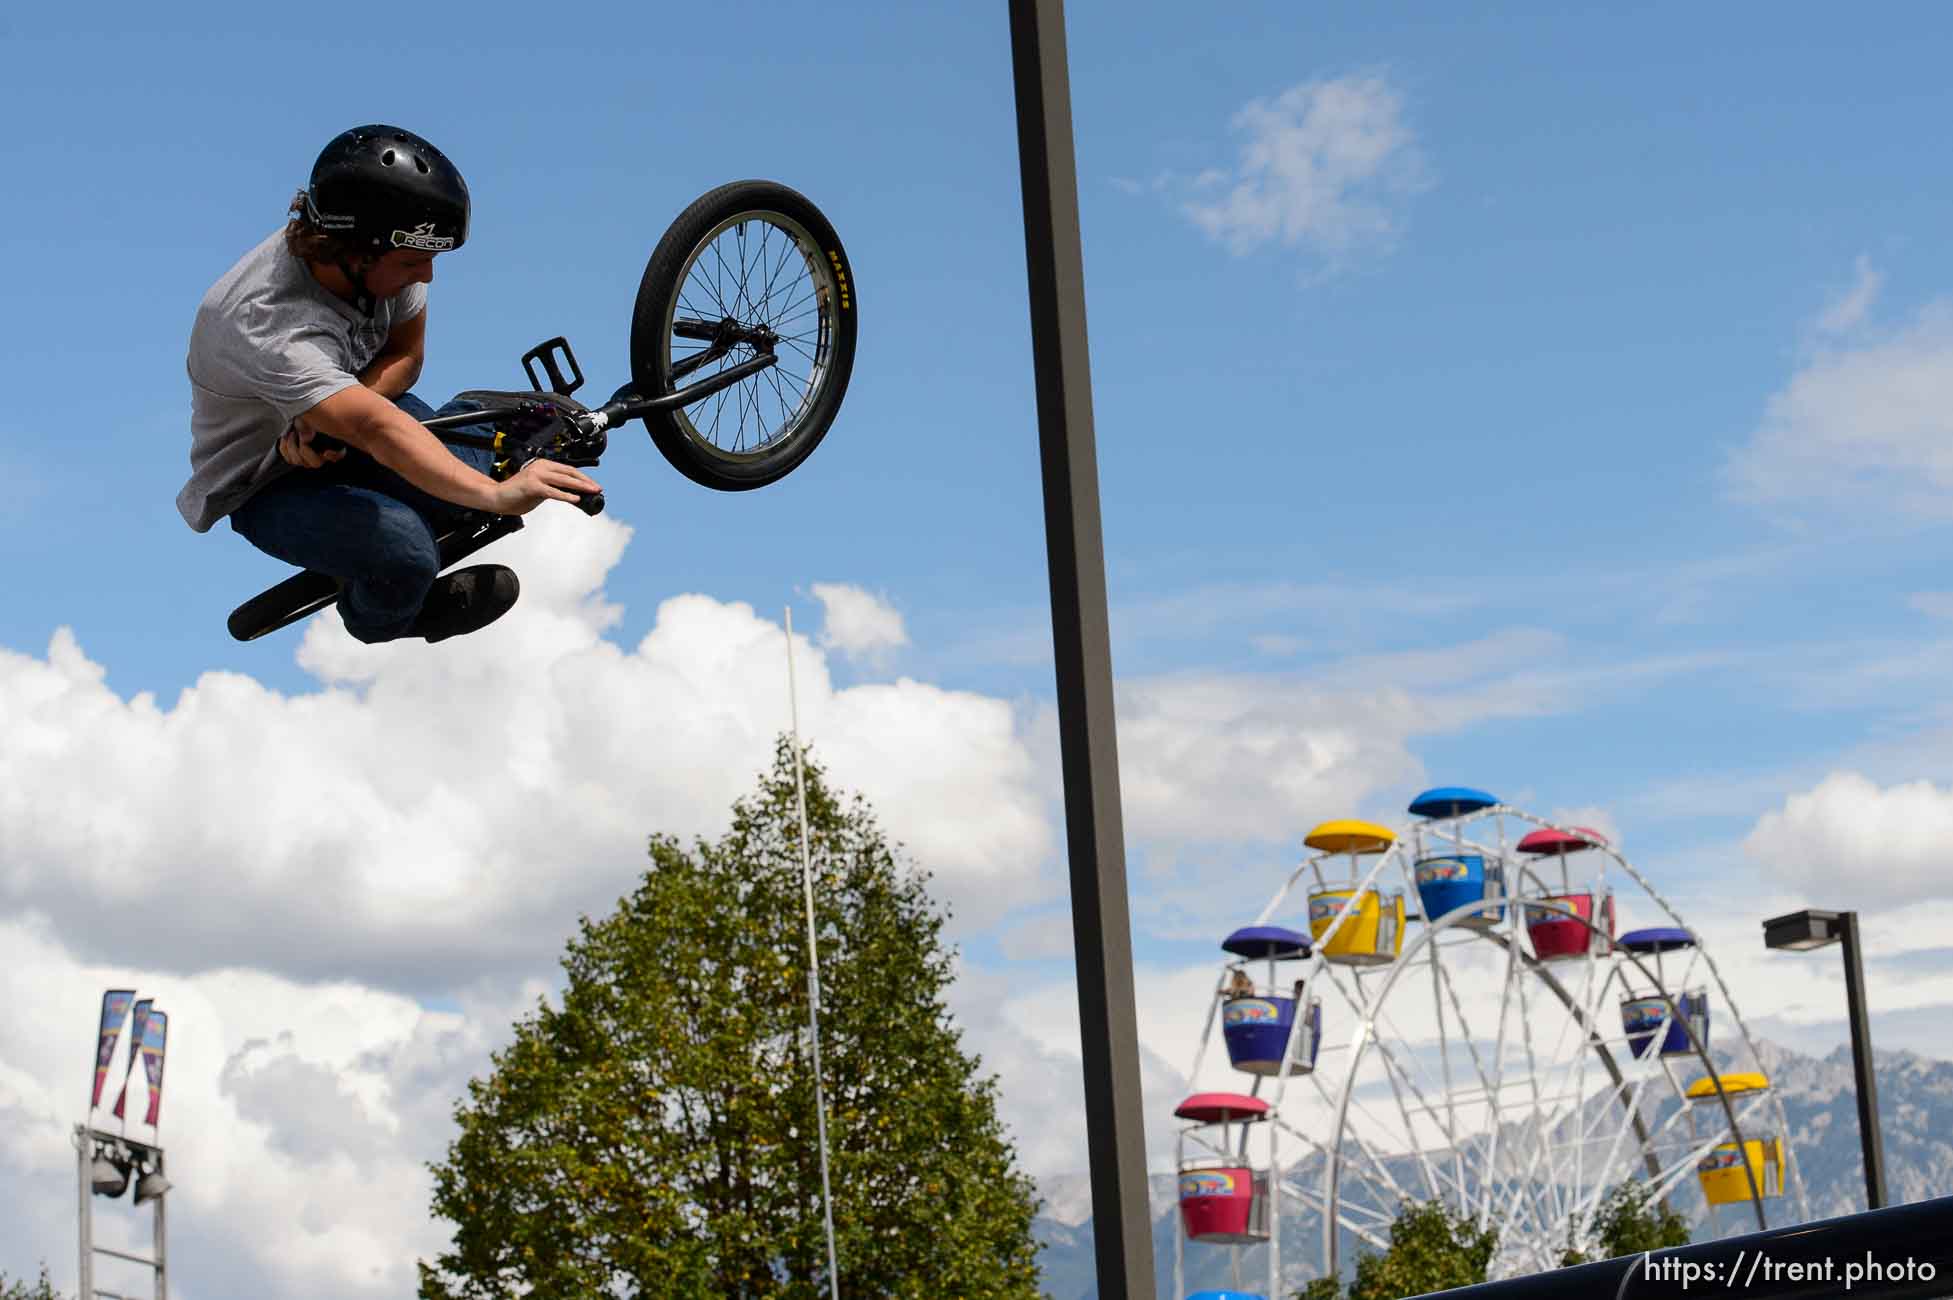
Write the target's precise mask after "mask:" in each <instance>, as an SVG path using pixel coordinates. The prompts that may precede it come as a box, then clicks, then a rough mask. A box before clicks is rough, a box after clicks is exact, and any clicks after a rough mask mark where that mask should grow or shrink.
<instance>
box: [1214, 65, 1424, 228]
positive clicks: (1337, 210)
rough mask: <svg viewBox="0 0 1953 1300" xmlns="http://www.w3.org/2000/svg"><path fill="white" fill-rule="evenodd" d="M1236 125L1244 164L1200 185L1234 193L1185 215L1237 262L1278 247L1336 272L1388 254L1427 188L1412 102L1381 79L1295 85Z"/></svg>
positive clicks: (1251, 107) (1252, 107) (1247, 109)
mask: <svg viewBox="0 0 1953 1300" xmlns="http://www.w3.org/2000/svg"><path fill="white" fill-rule="evenodd" d="M1232 126H1233V129H1234V130H1235V131H1237V132H1239V133H1240V134H1242V135H1243V136H1245V137H1246V140H1245V142H1244V143H1243V145H1242V148H1241V159H1240V162H1239V164H1238V166H1237V167H1236V168H1235V169H1234V171H1233V172H1232V173H1231V174H1224V173H1220V172H1217V171H1212V170H1210V171H1209V172H1207V173H1203V179H1204V180H1205V182H1206V184H1205V185H1203V186H1198V187H1190V188H1210V187H1218V186H1220V185H1226V192H1225V193H1223V194H1221V195H1219V196H1217V197H1214V198H1211V199H1207V198H1193V199H1189V200H1188V201H1187V202H1186V203H1185V204H1184V206H1183V210H1184V211H1185V212H1186V214H1187V215H1188V216H1189V217H1191V218H1192V219H1193V221H1194V223H1195V224H1196V225H1198V226H1199V227H1200V228H1201V229H1202V230H1204V231H1205V232H1206V233H1207V234H1208V235H1209V236H1211V237H1212V238H1214V239H1215V240H1218V241H1219V242H1221V243H1222V244H1224V245H1226V246H1227V247H1228V248H1229V249H1230V250H1231V251H1232V252H1234V253H1237V254H1245V253H1250V252H1254V251H1256V250H1258V249H1261V248H1264V247H1266V246H1268V245H1269V244H1271V243H1272V244H1279V245H1281V246H1282V247H1284V248H1300V249H1304V250H1306V251H1308V252H1310V253H1311V254H1314V255H1316V256H1318V257H1320V258H1322V259H1323V260H1324V261H1326V262H1328V263H1329V264H1331V265H1334V264H1336V263H1339V262H1341V261H1344V260H1346V259H1347V258H1348V257H1349V256H1350V255H1352V254H1354V253H1356V252H1358V251H1361V250H1364V249H1369V248H1379V247H1388V246H1389V245H1390V244H1391V243H1392V242H1393V241H1394V240H1395V238H1396V236H1397V234H1398V232H1399V230H1400V229H1401V226H1402V217H1401V213H1400V211H1399V209H1400V207H1401V205H1402V200H1403V199H1404V198H1405V197H1407V196H1408V195H1409V194H1411V193H1412V192H1414V191H1416V190H1417V189H1419V188H1421V187H1422V186H1423V185H1424V184H1425V183H1426V172H1425V167H1424V163H1423V161H1422V158H1421V157H1420V155H1419V152H1418V149H1417V145H1416V141H1415V139H1414V137H1413V135H1412V132H1411V129H1410V126H1409V125H1408V123H1407V122H1406V121H1405V120H1404V106H1403V97H1402V96H1401V95H1400V94H1399V93H1398V92H1397V90H1396V89H1395V88H1394V87H1393V86H1391V85H1390V84H1389V83H1388V82H1387V81H1386V80H1385V79H1384V78H1383V77H1381V76H1377V75H1370V76H1352V77H1343V78H1338V79H1335V80H1329V81H1308V82H1303V83H1302V84H1300V85H1296V86H1291V87H1290V88H1289V89H1287V90H1285V91H1283V92H1282V93H1281V94H1279V95H1277V96H1275V97H1274V98H1272V99H1256V100H1251V101H1250V102H1249V103H1248V104H1247V105H1246V106H1244V107H1243V108H1242V109H1241V110H1240V111H1239V112H1237V113H1236V114H1235V115H1234V120H1233V123H1232ZM1229 182H1231V184H1230V183H1229Z"/></svg>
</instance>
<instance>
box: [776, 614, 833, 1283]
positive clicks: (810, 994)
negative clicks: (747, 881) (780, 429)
mask: <svg viewBox="0 0 1953 1300" xmlns="http://www.w3.org/2000/svg"><path fill="white" fill-rule="evenodd" d="M787 704H788V708H789V709H790V710H791V712H792V718H793V791H794V798H795V800H796V801H797V802H798V803H799V806H800V883H801V889H802V892H803V893H804V894H805V895H806V899H807V1027H808V1033H809V1036H810V1037H811V1039H812V1041H813V1047H814V1051H813V1056H814V1116H815V1122H816V1124H817V1126H818V1127H819V1130H820V1143H821V1215H822V1218H823V1219H824V1220H825V1222H826V1225H827V1286H828V1293H829V1295H830V1296H831V1297H832V1300H841V1267H840V1265H839V1264H838V1263H837V1262H836V1260H835V1255H834V1192H833V1190H832V1189H831V1187H830V1186H829V1184H828V1176H827V1094H826V1092H825V1091H824V1090H823V1089H822V1087H821V959H820V949H819V948H818V947H817V946H816V944H815V937H816V930H815V926H814V856H813V852H814V851H813V845H812V843H811V842H810V841H809V840H808V838H807V778H806V776H805V774H804V773H803V772H802V770H801V764H800V688H799V686H798V685H797V684H796V682H795V679H794V671H793V607H792V606H791V605H789V606H787Z"/></svg>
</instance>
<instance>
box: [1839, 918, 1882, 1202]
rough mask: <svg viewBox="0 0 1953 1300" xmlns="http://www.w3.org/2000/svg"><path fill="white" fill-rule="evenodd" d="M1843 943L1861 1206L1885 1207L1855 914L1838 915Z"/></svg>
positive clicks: (1869, 1026) (1874, 1080)
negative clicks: (1861, 1156) (1861, 1164)
mask: <svg viewBox="0 0 1953 1300" xmlns="http://www.w3.org/2000/svg"><path fill="white" fill-rule="evenodd" d="M1838 936H1839V938H1841V939H1842V940H1843V941H1844V964H1845V1005H1846V1007H1847V1008H1848V1009H1849V1011H1850V1013H1851V1070H1852V1073H1853V1074H1854V1075H1856V1076H1857V1081H1858V1140H1859V1141H1860V1142H1861V1143H1863V1144H1864V1147H1865V1204H1866V1207H1867V1208H1868V1209H1873V1210H1876V1209H1879V1208H1880V1207H1881V1206H1883V1205H1884V1204H1885V1139H1884V1137H1883V1136H1881V1135H1880V1133H1879V1128H1878V1080H1877V1078H1876V1077H1875V1076H1874V1075H1873V1073H1872V1022H1871V1018H1870V1017H1869V1016H1867V1015H1866V1014H1865V966H1864V963H1863V962H1862V961H1861V960H1860V959H1859V956H1858V913H1856V912H1840V913H1838Z"/></svg>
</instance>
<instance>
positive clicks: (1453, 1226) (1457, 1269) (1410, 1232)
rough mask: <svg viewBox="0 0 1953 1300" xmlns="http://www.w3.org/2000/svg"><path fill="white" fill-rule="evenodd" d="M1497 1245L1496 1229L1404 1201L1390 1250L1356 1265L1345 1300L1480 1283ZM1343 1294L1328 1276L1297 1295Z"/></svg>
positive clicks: (1386, 1298) (1305, 1299)
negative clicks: (1481, 1226)
mask: <svg viewBox="0 0 1953 1300" xmlns="http://www.w3.org/2000/svg"><path fill="white" fill-rule="evenodd" d="M1498 1244H1499V1234H1498V1231H1497V1229H1494V1228H1489V1227H1488V1228H1478V1227H1474V1226H1473V1225H1472V1222H1471V1220H1470V1219H1469V1218H1467V1217H1463V1216H1460V1215H1456V1214H1453V1213H1452V1212H1451V1210H1450V1208H1449V1207H1448V1206H1445V1205H1444V1204H1442V1203H1440V1202H1437V1201H1426V1202H1413V1201H1406V1202H1404V1204H1403V1205H1402V1206H1401V1207H1400V1208H1399V1209H1398V1211H1397V1220H1396V1222H1394V1223H1392V1224H1391V1225H1390V1248H1389V1249H1388V1250H1386V1251H1384V1252H1383V1253H1382V1254H1380V1255H1379V1254H1367V1255H1364V1256H1363V1257H1362V1258H1361V1259H1359V1260H1357V1261H1356V1277H1355V1278H1354V1279H1353V1280H1352V1281H1351V1282H1350V1284H1349V1290H1348V1293H1347V1300H1399V1297H1402V1296H1413V1295H1423V1294H1425V1293H1426V1292H1428V1291H1448V1290H1450V1289H1451V1288H1452V1287H1455V1286H1471V1285H1472V1284H1474V1283H1477V1282H1483V1281H1484V1280H1485V1271H1486V1269H1487V1268H1488V1267H1490V1265H1491V1263H1492V1252H1493V1251H1494V1250H1496V1249H1497V1248H1498ZM1343 1294H1344V1293H1343V1289H1342V1288H1341V1287H1340V1286H1339V1285H1338V1283H1337V1279H1335V1278H1331V1277H1319V1278H1317V1279H1316V1280H1315V1281H1313V1282H1311V1283H1309V1284H1308V1285H1307V1286H1305V1287H1303V1288H1302V1289H1301V1290H1300V1291H1298V1292H1296V1296H1297V1300H1338V1297H1339V1296H1342V1295H1343Z"/></svg>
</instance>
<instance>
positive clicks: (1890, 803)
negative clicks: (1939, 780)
mask: <svg viewBox="0 0 1953 1300" xmlns="http://www.w3.org/2000/svg"><path fill="white" fill-rule="evenodd" d="M1949 842H1953V790H1941V789H1940V788H1939V787H1937V786H1935V785H1933V784H1932V783H1931V782H1930V781H1911V782H1906V783H1904V784H1900V785H1893V786H1888V787H1884V788H1881V787H1879V786H1877V785H1875V784H1873V783H1872V782H1871V781H1870V780H1869V779H1868V778H1866V777H1864V776H1861V775H1859V774H1858V773H1857V772H1833V773H1831V774H1830V775H1829V776H1827V777H1825V778H1824V779H1823V780H1822V781H1820V782H1818V784H1817V785H1816V786H1814V787H1813V788H1811V789H1809V790H1806V791H1804V792H1803V793H1801V794H1793V795H1791V796H1790V797H1789V798H1787V799H1785V800H1784V803H1783V806H1782V807H1781V808H1779V809H1776V810H1773V811H1771V812H1767V813H1765V814H1764V815H1763V816H1762V817H1760V818H1758V819H1757V823H1756V825H1755V827H1754V828H1753V829H1752V830H1751V831H1750V833H1749V836H1748V837H1747V838H1746V839H1745V840H1744V841H1743V852H1744V854H1745V856H1747V857H1748V858H1749V859H1750V860H1751V861H1752V862H1753V863H1755V864H1756V865H1757V867H1758V868H1759V869H1760V870H1761V871H1762V872H1763V874H1764V876H1765V877H1766V878H1767V879H1769V880H1770V881H1772V882H1775V883H1780V884H1782V885H1786V886H1789V887H1791V888H1792V889H1793V890H1794V891H1796V892H1800V893H1808V894H1809V896H1810V897H1812V898H1822V897H1838V896H1840V895H1849V898H1850V905H1851V906H1860V905H1862V906H1866V907H1872V906H1877V905H1880V904H1897V903H1913V902H1920V903H1923V902H1925V901H1927V900H1929V899H1933V898H1940V897H1944V896H1945V894H1946V892H1947V890H1946V846H1947V844H1948V843H1949Z"/></svg>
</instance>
